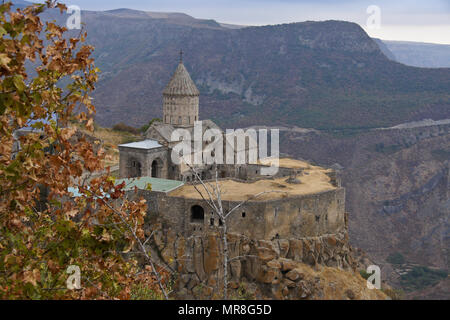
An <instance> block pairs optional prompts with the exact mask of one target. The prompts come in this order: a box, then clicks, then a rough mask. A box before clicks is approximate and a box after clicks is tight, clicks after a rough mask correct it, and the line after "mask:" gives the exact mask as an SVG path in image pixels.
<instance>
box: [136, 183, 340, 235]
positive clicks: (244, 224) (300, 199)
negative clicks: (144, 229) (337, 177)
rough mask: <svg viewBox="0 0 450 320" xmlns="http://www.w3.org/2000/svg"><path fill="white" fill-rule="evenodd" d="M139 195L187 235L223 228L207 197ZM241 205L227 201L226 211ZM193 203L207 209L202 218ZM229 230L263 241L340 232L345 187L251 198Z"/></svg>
mask: <svg viewBox="0 0 450 320" xmlns="http://www.w3.org/2000/svg"><path fill="white" fill-rule="evenodd" d="M139 195H141V196H143V197H144V198H145V199H146V200H147V203H148V206H149V213H150V214H153V215H157V216H158V217H160V218H161V219H162V221H166V222H167V223H168V224H170V226H171V228H172V229H173V230H174V231H175V232H176V233H179V234H182V235H183V236H184V237H187V236H190V235H193V234H197V235H201V234H202V233H204V232H214V231H215V230H217V228H219V227H220V221H219V220H218V218H217V216H216V215H215V214H214V213H213V211H212V210H211V208H210V207H209V205H208V204H207V203H206V202H205V201H204V200H200V199H189V198H181V197H170V196H168V195H166V194H164V193H158V192H151V191H144V190H142V191H140V193H139ZM238 204H239V202H234V201H223V207H224V210H225V211H227V210H230V209H232V208H234V207H235V206H236V205H238ZM193 206H199V207H201V208H202V209H203V212H204V218H203V220H202V221H198V220H197V221H193V220H192V212H191V210H192V208H193ZM228 229H229V231H230V232H234V233H237V234H242V235H244V236H246V237H249V238H251V239H261V240H272V239H276V238H285V239H290V238H299V237H307V236H308V237H309V236H321V235H325V234H335V233H339V232H341V231H342V230H344V229H345V189H343V188H339V189H336V190H330V191H326V192H322V193H318V194H312V195H304V196H297V197H286V198H280V199H277V200H265V201H262V200H261V201H256V200H255V201H249V202H247V203H246V204H245V205H243V206H242V207H241V208H240V209H239V210H237V211H235V212H234V213H233V214H232V216H230V218H229V223H228Z"/></svg>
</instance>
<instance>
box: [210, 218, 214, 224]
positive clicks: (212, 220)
mask: <svg viewBox="0 0 450 320" xmlns="http://www.w3.org/2000/svg"><path fill="white" fill-rule="evenodd" d="M209 224H210V225H211V226H214V218H211V219H209Z"/></svg>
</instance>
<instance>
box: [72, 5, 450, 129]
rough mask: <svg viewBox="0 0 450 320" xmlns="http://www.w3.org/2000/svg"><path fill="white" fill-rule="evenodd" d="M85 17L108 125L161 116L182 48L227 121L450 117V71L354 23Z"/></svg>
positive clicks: (349, 123) (344, 122)
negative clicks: (425, 63)
mask: <svg viewBox="0 0 450 320" xmlns="http://www.w3.org/2000/svg"><path fill="white" fill-rule="evenodd" d="M82 21H83V22H84V23H85V24H86V29H87V31H88V42H89V43H92V44H93V45H94V46H95V47H96V51H95V55H96V64H97V66H99V67H100V68H101V70H102V71H103V73H102V76H101V79H100V82H99V83H98V86H97V90H96V92H95V94H94V97H95V104H96V106H97V109H98V115H97V121H98V122H99V123H100V124H102V125H107V126H111V125H113V124H115V123H118V122H120V121H124V120H125V121H126V122H127V123H128V124H132V125H141V124H143V123H145V122H147V121H149V120H150V119H151V118H154V117H160V116H161V103H162V101H161V100H162V98H161V92H162V90H163V88H164V86H165V85H166V84H167V82H168V81H169V79H170V76H171V74H172V72H173V71H174V69H175V67H176V64H177V62H178V59H179V58H178V52H179V50H180V48H182V49H183V51H184V52H185V53H186V54H185V59H184V60H185V65H186V67H187V69H188V70H189V71H190V73H191V76H192V78H193V80H194V81H195V82H196V84H197V86H198V87H199V89H200V91H201V107H200V108H201V111H200V112H201V117H202V118H212V119H213V120H216V121H217V122H218V123H219V124H220V125H222V126H233V127H234V126H246V125H252V124H275V125H298V126H302V127H316V128H328V129H329V128H349V127H366V128H367V127H376V126H390V125H394V124H397V123H401V122H406V121H412V120H421V119H423V118H434V119H440V118H445V117H450V107H449V106H450V103H449V101H450V98H449V92H450V69H435V70H433V69H418V68H412V67H406V66H404V65H401V64H399V63H396V62H393V61H390V60H389V59H387V58H386V56H385V55H384V54H383V53H382V52H381V51H380V49H379V47H378V45H377V44H376V43H375V42H374V41H373V40H372V39H371V38H370V37H368V35H367V34H366V33H365V32H364V31H363V30H362V29H361V28H360V27H359V26H358V25H356V24H353V23H348V22H342V21H325V22H304V23H294V24H286V25H277V26H264V27H246V28H239V29H231V28H227V27H223V26H221V25H220V24H218V23H216V22H215V21H212V20H197V19H194V18H190V17H189V16H185V15H181V14H167V15H163V14H153V13H143V12H139V11H133V10H122V9H121V10H115V11H108V12H83V15H82ZM74 34H75V32H74ZM124 114H126V115H127V117H125V118H124V117H123V115H124ZM267 115H270V117H268V116H267Z"/></svg>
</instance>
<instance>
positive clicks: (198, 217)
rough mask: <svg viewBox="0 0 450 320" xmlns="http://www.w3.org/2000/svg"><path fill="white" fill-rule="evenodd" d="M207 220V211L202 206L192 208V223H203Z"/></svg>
mask: <svg viewBox="0 0 450 320" xmlns="http://www.w3.org/2000/svg"><path fill="white" fill-rule="evenodd" d="M204 219H205V211H204V210H203V208H202V207H200V206H197V205H195V206H192V208H191V222H195V223H203V220H204Z"/></svg>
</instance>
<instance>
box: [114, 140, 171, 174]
mask: <svg viewBox="0 0 450 320" xmlns="http://www.w3.org/2000/svg"><path fill="white" fill-rule="evenodd" d="M119 150H120V163H119V172H120V173H119V174H120V177H121V178H128V177H130V176H132V174H131V168H130V166H131V161H132V160H134V161H137V162H139V163H140V165H141V176H142V177H151V176H152V163H153V161H154V160H156V161H157V162H158V174H157V178H163V179H167V178H169V152H168V150H167V148H164V147H161V148H156V149H151V150H144V149H134V148H124V147H119Z"/></svg>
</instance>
